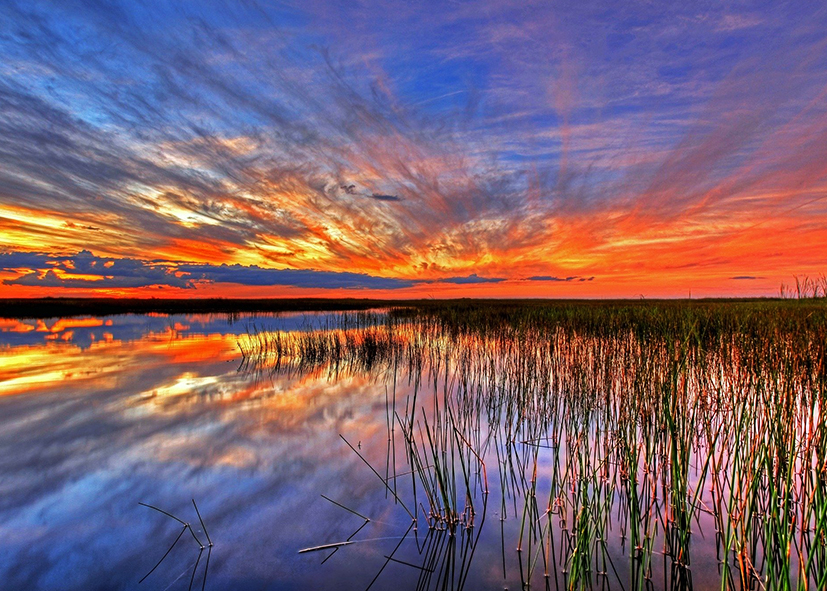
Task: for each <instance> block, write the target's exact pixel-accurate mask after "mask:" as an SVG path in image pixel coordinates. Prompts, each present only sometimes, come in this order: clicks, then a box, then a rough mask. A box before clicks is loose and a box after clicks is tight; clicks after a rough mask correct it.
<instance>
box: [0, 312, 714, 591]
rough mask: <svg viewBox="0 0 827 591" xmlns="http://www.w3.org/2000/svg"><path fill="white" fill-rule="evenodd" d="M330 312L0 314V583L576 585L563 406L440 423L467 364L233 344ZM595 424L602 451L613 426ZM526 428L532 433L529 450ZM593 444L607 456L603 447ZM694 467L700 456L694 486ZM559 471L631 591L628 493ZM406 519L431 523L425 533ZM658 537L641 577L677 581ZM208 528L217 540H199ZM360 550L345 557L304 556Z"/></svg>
mask: <svg viewBox="0 0 827 591" xmlns="http://www.w3.org/2000/svg"><path fill="white" fill-rule="evenodd" d="M335 321H336V316H335V315H327V314H311V315H305V314H293V315H283V316H260V317H253V316H249V317H241V318H232V319H228V318H226V317H222V316H163V315H158V316H142V315H125V316H116V317H111V318H83V319H51V320H46V321H34V320H32V321H25V320H24V321H17V320H0V330H2V332H0V474H2V479H0V588H2V589H4V590H6V589H9V590H14V589H27V590H34V589H61V590H69V589H83V590H89V589H134V588H142V589H168V588H169V589H187V588H190V587H191V588H196V589H200V588H202V587H204V588H209V589H240V590H244V589H359V590H361V589H366V588H368V587H369V586H370V588H372V589H394V590H400V589H425V588H440V589H453V588H460V587H463V586H464V588H467V589H476V588H491V589H494V588H496V589H503V588H509V589H519V588H520V587H521V584H522V582H524V581H531V582H532V583H533V586H534V587H535V588H540V589H542V588H554V589H557V588H565V587H566V585H567V579H566V577H567V576H568V575H569V574H570V573H571V572H572V569H573V568H575V567H574V566H573V563H572V561H573V558H572V556H576V550H575V549H574V548H575V547H576V544H577V540H576V539H574V538H573V537H572V536H571V532H572V531H575V530H576V528H575V521H576V517H577V507H576V503H577V502H576V498H578V495H579V494H580V492H579V491H577V490H574V489H572V490H571V491H570V495H569V496H570V497H571V498H574V499H575V501H571V499H569V501H566V500H565V499H566V498H568V497H566V494H569V493H566V494H563V493H560V492H559V490H558V492H556V493H554V494H552V492H551V491H552V490H557V489H565V487H561V483H560V480H559V475H560V474H561V473H563V472H564V471H565V470H569V471H571V470H572V469H573V468H571V465H574V464H571V465H570V463H569V462H568V458H569V457H572V458H573V457H574V455H573V451H572V450H573V449H575V447H576V446H574V445H572V444H566V446H565V450H564V451H560V448H561V445H562V444H560V441H559V437H560V436H562V437H563V438H564V439H565V437H566V435H565V434H563V429H564V427H562V426H560V424H558V423H556V422H555V420H554V419H553V418H551V417H553V416H554V412H550V411H544V410H542V409H535V410H536V415H537V416H538V417H539V416H541V415H542V416H544V417H545V418H544V420H543V421H541V423H542V424H537V425H535V424H533V419H531V418H530V417H529V418H525V417H523V418H522V419H521V418H519V417H517V418H516V419H514V418H510V419H503V418H502V417H498V418H497V419H496V420H495V421H494V422H495V423H496V426H495V427H490V426H489V425H488V424H487V421H486V418H485V417H486V413H485V411H483V410H482V409H480V408H476V409H475V408H469V407H464V408H463V407H462V405H459V406H458V407H457V409H456V411H455V412H457V413H458V414H457V415H456V416H454V415H451V416H449V415H448V414H446V412H445V409H444V408H441V407H439V404H440V400H444V399H442V398H441V396H442V393H444V392H445V391H451V392H459V390H460V387H459V386H458V382H457V376H459V375H462V372H458V371H455V370H456V368H454V369H453V370H451V371H449V372H446V373H445V376H444V379H442V378H440V377H439V376H438V374H439V372H434V373H430V372H429V370H423V372H422V373H412V372H411V371H409V370H408V368H407V367H399V366H398V365H397V364H398V359H397V361H395V362H385V363H379V362H377V363H373V364H361V365H360V364H352V363H351V364H349V365H347V366H344V365H342V366H339V367H338V368H332V367H331V366H330V365H329V364H327V363H322V362H319V363H311V364H293V363H285V364H283V366H281V367H280V368H279V370H278V371H275V370H274V369H273V364H272V363H271V362H272V360H270V363H261V364H255V363H252V364H251V363H249V360H247V362H245V361H244V360H243V359H242V356H241V349H240V348H239V342H241V343H242V345H244V343H247V344H249V342H250V337H249V335H250V334H251V333H261V332H263V331H265V332H267V333H269V334H274V333H275V332H276V331H281V332H282V334H284V335H285V338H288V337H289V336H290V335H300V334H302V333H305V334H307V333H308V331H313V330H314V329H316V328H319V327H327V326H331V325H333V324H335ZM483 347H484V345H480V348H483ZM482 356H483V357H484V355H482ZM265 361H266V360H265ZM469 367H470V366H469ZM465 371H468V368H467V367H466V370H465ZM452 372H453V373H452ZM470 373H471V375H476V374H474V372H473V371H471V372H470ZM417 378H421V380H418V379H417ZM432 380H435V381H434V382H433V384H432V383H431V381H432ZM434 384H435V385H434ZM435 393H436V394H435ZM415 396H416V398H414V397H415ZM472 398H473V397H468V398H466V401H467V400H471V399H472ZM414 401H415V402H414ZM434 404H436V405H437V407H434ZM506 406H509V407H511V406H514V407H515V408H516V407H518V406H519V404H516V403H513V404H512V403H508V404H506ZM412 412H413V416H414V418H415V425H416V427H415V432H416V433H417V434H418V435H416V437H415V438H414V442H415V443H414V446H415V447H416V449H418V450H419V453H420V456H419V459H420V460H422V466H424V467H425V471H427V473H428V474H429V475H430V478H431V479H432V481H434V479H436V478H437V475H436V470H435V469H433V465H434V464H439V463H440V461H444V462H446V464H450V465H451V466H452V467H451V468H450V469H449V470H447V471H446V473H445V474H443V476H442V477H443V478H446V479H448V480H449V481H450V482H449V484H448V485H447V486H445V487H442V489H449V490H450V491H453V493H452V494H454V495H455V498H454V499H453V500H444V499H439V498H437V499H436V500H430V501H429V499H428V496H427V493H426V490H425V488H426V487H423V485H422V483H421V482H420V483H419V484H417V486H418V487H419V488H418V493H417V494H418V496H417V497H416V498H414V496H413V494H414V493H413V490H412V477H411V475H410V474H408V472H409V471H410V470H411V467H410V465H409V464H410V456H409V455H408V453H407V452H406V447H405V438H404V429H405V426H406V425H409V426H410V425H411V424H412V423H409V422H408V420H409V419H410V417H411V413H412ZM452 412H454V411H452ZM532 412H534V411H532ZM416 413H419V414H416ZM518 414H519V413H518ZM524 414H525V413H524ZM489 418H490V417H489ZM394 419H396V420H394ZM437 421H442V425H441V427H440V426H439V425H438V424H437ZM526 425H528V426H526ZM555 425H557V426H555ZM567 425H568V426H567V427H565V429H569V430H572V429H573V428H572V426H571V424H567ZM453 427H457V428H456V429H454V428H453ZM440 429H441V430H440ZM431 430H433V439H434V440H437V442H436V443H435V444H433V445H431V444H429V443H428V439H429V435H428V432H429V431H431ZM586 431H587V432H590V433H591V435H590V437H591V438H592V439H591V440H590V444H591V445H592V446H593V447H594V449H595V450H597V449H598V448H599V443H600V437H602V436H604V434H605V433H604V432H603V431H601V430H600V429H593V428H592V427H587V428H586ZM438 432H439V433H441V435H438ZM455 433H457V435H455ZM529 434H530V435H533V436H536V438H537V441H528V443H523V442H525V441H526V440H527V439H529V436H528V435H529ZM555 436H557V437H558V439H557V443H556V444H554V443H553V442H554V440H555V439H554V437H555ZM466 438H467V439H466ZM547 438H550V439H547ZM595 438H596V439H595ZM348 443H350V445H352V446H353V449H351V447H349V445H348ZM538 443H539V445H538ZM434 450H436V452H437V453H431V452H432V451H434ZM472 450H473V451H472ZM443 452H446V453H447V454H448V457H449V458H451V459H450V461H449V460H447V459H444V458H443V457H442V456H441V454H442V453H443ZM451 454H453V455H451ZM477 454H479V456H478V457H477ZM588 454H591V455H589V457H590V458H592V459H593V460H594V461H595V465H598V464H599V457H598V456H599V453H598V452H597V451H594V452H587V455H588ZM460 456H462V457H463V460H462V461H461V462H460V460H459V458H460ZM584 457H585V456H584ZM363 458H364V459H363ZM581 460H582V457H581ZM578 461H579V460H578ZM589 461H591V460H589ZM367 464H370V467H369V466H368V465H367ZM463 465H465V466H467V469H464V468H463V467H462V466H463ZM483 466H485V472H486V473H487V474H485V475H484V474H483ZM561 466H562V468H561ZM567 466H568V468H566V467H567ZM564 468H565V470H564ZM374 470H375V471H376V472H378V476H377V474H376V473H374ZM575 471H576V470H575ZM395 473H396V475H397V476H396V478H394V474H395ZM607 474H608V471H607ZM612 474H614V472H612ZM640 474H641V478H644V479H645V477H644V476H643V474H644V472H643V471H641V472H640ZM484 476H485V478H484ZM702 477H703V474H702V473H699V471H698V467H697V466H695V471H694V472H690V474H689V477H688V480H689V482H690V488H692V487H693V486H698V485H699V482H700V479H702ZM566 478H569V479H570V481H571V482H577V483H578V485H579V486H585V488H583V490H585V491H586V495H587V496H589V498H592V499H598V500H600V499H601V498H602V499H603V500H604V501H605V502H606V503H607V507H609V510H608V511H604V512H603V513H602V514H600V513H599V512H596V513H595V515H594V521H595V523H597V522H599V521H600V520H601V519H604V520H605V519H606V518H608V521H609V522H610V523H609V524H608V525H606V526H605V527H606V528H607V529H606V531H605V532H603V533H602V534H598V535H597V537H598V538H600V536H601V535H602V536H604V539H605V540H606V543H605V544H604V545H603V546H602V549H601V550H600V551H599V552H596V553H595V552H591V551H590V554H589V557H590V558H589V560H590V561H593V570H594V571H601V570H603V571H606V576H605V577H603V576H602V575H597V576H596V578H594V581H596V583H595V586H596V588H601V587H605V588H612V589H613V588H620V585H619V581H622V582H623V583H624V584H625V585H626V588H628V582H629V580H630V577H631V576H632V575H631V573H630V568H631V565H633V564H634V563H633V562H632V561H630V552H632V550H631V549H630V541H629V533H628V531H625V530H624V528H623V527H622V526H621V525H620V523H621V522H622V521H623V519H624V518H623V515H624V514H625V513H624V509H623V492H622V487H621V486H620V485H613V486H612V487H611V488H610V489H609V490H608V492H605V493H600V492H599V491H598V490H597V489H596V487H597V486H598V484H597V483H599V482H600V479H599V478H592V477H590V476H589V477H587V476H585V475H584V474H579V475H578V476H577V477H576V478H573V477H572V476H571V474H568V476H566ZM612 479H614V476H612ZM385 481H386V482H387V483H388V486H387V487H386V486H385ZM566 482H569V480H567V481H566ZM584 482H588V484H585V485H583V483H584ZM486 489H487V490H488V494H486V493H485V491H486ZM434 490H435V491H436V490H441V489H440V487H439V486H437V485H434ZM558 494H559V495H561V496H560V498H561V499H563V501H562V503H563V504H564V505H565V504H566V503H568V502H572V503H573V504H572V506H571V507H568V506H567V508H566V509H565V511H563V512H560V511H557V512H555V511H553V506H552V505H553V503H552V499H554V498H556V496H557V495H558ZM601 494H602V495H603V496H601ZM322 495H324V496H325V497H327V499H325V498H324V497H323V496H322ZM395 495H396V496H398V501H397V499H395V498H394V496H395ZM193 500H194V501H195V503H197V507H198V509H199V510H200V513H201V516H202V517H203V525H205V526H206V530H207V531H206V532H205V531H204V527H203V526H202V523H201V522H200V521H199V519H198V516H197V514H196V512H195V507H194V505H193ZM331 501H335V502H336V503H339V504H340V505H343V506H344V507H342V506H339V505H336V504H335V503H334V502H331ZM140 503H144V504H149V505H152V506H154V507H157V508H159V509H162V510H163V511H166V512H169V513H171V514H173V515H175V516H176V517H178V518H179V519H181V520H182V521H185V522H189V523H190V524H191V530H192V531H191V532H190V531H188V530H186V529H184V527H183V526H182V525H181V523H179V522H178V521H176V520H175V519H173V518H171V517H168V516H166V515H164V514H162V513H161V512H159V511H156V510H153V509H151V508H148V507H146V506H143V505H141V504H140ZM403 504H404V506H403ZM434 505H436V506H437V507H442V508H443V509H445V507H447V506H454V507H455V508H456V509H457V511H458V512H459V513H462V515H461V516H460V523H459V525H458V526H457V527H456V528H454V529H453V531H442V529H443V526H444V524H442V525H439V527H437V528H436V529H431V530H429V529H428V526H427V525H428V518H427V513H428V512H429V511H430V510H431V508H432V507H433V506H434ZM408 511H410V513H415V514H416V515H417V516H418V517H419V519H418V520H417V522H416V524H415V527H412V520H411V517H410V515H409V513H408ZM357 514H358V515H357ZM360 515H361V516H365V517H367V518H369V520H370V521H369V522H367V523H366V522H365V520H364V519H363V518H362V517H360ZM601 515H602V516H601ZM563 518H565V519H563ZM433 521H434V520H433V519H432V522H433ZM614 522H616V523H614ZM578 523H580V522H578ZM646 527H648V526H647V525H645V524H644V529H645V528H646ZM651 527H652V528H653V531H654V538H655V541H654V542H653V554H652V562H651V566H650V569H651V572H650V573H649V574H650V577H651V578H649V579H648V580H645V581H644V580H643V579H641V581H643V582H642V584H643V585H647V586H650V588H665V587H669V586H673V585H675V580H676V579H675V574H674V570H673V567H672V560H671V558H670V559H667V557H666V555H665V554H664V553H663V552H662V546H663V538H664V533H663V532H664V529H663V528H659V526H657V524H654V525H652V526H651ZM449 529H450V528H449ZM692 529H693V537H692V546H691V547H692V563H691V565H692V567H691V577H692V584H694V587H695V588H698V589H706V588H718V587H719V585H720V578H721V574H720V568H719V560H718V551H717V549H716V548H717V546H716V541H715V521H714V519H713V517H712V516H711V515H710V514H707V513H705V512H703V511H700V512H699V513H698V515H697V516H696V517H695V518H694V519H693V521H692ZM182 531H183V535H181V537H180V539H179V540H178V542H177V543H176V544H175V545H174V547H173V548H172V550H171V551H170V552H169V555H168V556H167V557H166V558H165V559H164V560H163V561H162V562H161V563H160V565H159V566H158V567H157V569H156V570H154V571H153V572H152V573H151V574H149V576H147V577H146V579H145V580H144V581H143V582H142V583H140V587H138V585H139V581H141V580H142V578H144V577H145V576H146V575H147V574H148V573H149V572H150V570H151V569H152V568H153V566H155V564H156V563H157V562H158V561H159V560H160V559H161V557H162V556H163V555H164V553H165V552H166V551H167V549H168V548H169V547H170V545H171V544H172V543H173V541H175V540H176V538H177V537H178V536H179V534H181V533H182ZM581 531H582V530H581ZM207 534H209V539H210V540H212V542H214V544H215V545H214V547H212V548H210V547H207V548H206V549H203V550H202V549H201V548H200V545H205V546H207V543H206V542H207ZM354 534H355V535H354ZM196 538H197V541H196ZM348 540H350V541H351V542H352V543H351V544H348V545H346V546H342V547H340V548H339V549H338V550H336V551H335V552H332V550H320V551H311V552H306V553H300V550H303V549H309V548H313V547H317V546H320V545H326V544H335V543H340V542H345V541H348ZM589 544H590V546H589V547H590V548H595V547H598V546H596V545H595V542H594V541H593V540H592V541H590V542H589ZM518 549H519V550H518ZM331 554H332V555H331ZM388 557H390V559H389V558H388ZM326 559H327V560H326ZM323 561H324V563H323V564H322V562H323ZM546 573H548V576H547V577H546V576H544V575H545V574H546ZM590 576H594V573H592V575H590ZM568 582H570V581H568Z"/></svg>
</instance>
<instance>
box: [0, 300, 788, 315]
mask: <svg viewBox="0 0 827 591" xmlns="http://www.w3.org/2000/svg"><path fill="white" fill-rule="evenodd" d="M723 302H726V303H752V304H761V303H763V304H769V303H772V302H776V303H777V302H779V300H777V299H767V298H762V299H746V298H737V299H735V298H733V299H702V300H648V299H639V300H638V299H629V300H544V299H451V300H436V299H426V300H381V299H367V298H361V299H360V298H342V299H333V298H299V299H286V298H270V299H224V298H204V299H199V298H196V299H159V298H36V299H24V298H18V299H11V298H5V299H3V298H0V318H55V317H69V316H111V315H116V314H149V313H158V314H230V315H233V314H250V313H279V312H320V311H331V312H336V311H346V310H354V311H356V310H368V309H372V308H413V309H418V310H423V311H439V312H442V313H446V312H447V313H449V314H451V313H457V312H459V313H461V314H462V315H463V317H465V318H467V316H465V315H466V314H467V313H468V312H471V311H473V310H480V309H485V310H486V314H492V313H493V314H497V311H500V312H502V313H506V311H510V310H513V309H514V308H515V307H516V308H521V309H525V310H535V311H536V310H549V309H556V310H558V311H559V310H563V309H568V308H570V307H572V306H576V307H584V306H585V307H605V306H612V307H620V308H632V309H633V308H640V307H645V308H651V307H652V306H658V307H662V308H670V307H675V306H677V307H683V306H685V305H703V304H715V303H723Z"/></svg>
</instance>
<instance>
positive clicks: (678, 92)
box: [0, 0, 827, 295]
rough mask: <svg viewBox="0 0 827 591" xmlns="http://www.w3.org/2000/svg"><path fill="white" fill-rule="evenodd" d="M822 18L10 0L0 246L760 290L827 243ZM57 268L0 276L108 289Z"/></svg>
mask: <svg viewBox="0 0 827 591" xmlns="http://www.w3.org/2000/svg"><path fill="white" fill-rule="evenodd" d="M825 30H827V9H826V8H825V7H824V6H822V5H821V4H820V3H779V2H722V3H721V2H716V3H662V2H655V3H653V2H623V3H614V2H595V1H580V2H555V3H547V2H433V3H428V2H401V1H398V2H396V1H390V2H329V1H319V0H310V1H308V2H301V3H265V2H260V3H257V2H240V3H224V2H187V3H184V2H173V3H167V2H141V3H137V2H124V3H117V2H105V3H104V2H55V3H49V2H25V3H16V2H6V3H4V4H3V6H2V7H0V53H2V55H3V60H2V65H0V165H1V166H0V242H2V244H3V251H4V252H6V253H7V254H9V255H11V254H15V255H19V254H21V253H23V254H25V253H32V252H36V253H44V254H51V255H53V256H60V257H64V259H65V258H66V257H73V256H76V255H77V254H78V253H80V252H81V251H83V250H90V251H92V253H93V254H94V255H95V256H99V257H110V258H111V257H115V258H124V259H134V260H142V261H145V262H149V261H158V260H163V261H167V262H169V263H170V264H174V263H176V262H186V263H192V264H201V265H215V266H216V267H219V266H220V265H221V264H227V265H239V266H241V267H248V268H249V272H250V276H251V277H253V276H254V275H257V276H260V270H261V269H282V270H283V269H288V270H300V271H303V272H308V273H310V274H311V276H312V274H313V273H314V272H320V273H322V274H320V275H318V277H319V281H318V283H317V284H313V285H314V286H316V287H318V288H319V289H336V288H331V287H330V285H329V284H327V283H326V279H325V278H326V277H327V278H329V275H324V274H323V273H331V272H352V273H357V274H362V275H369V276H372V277H375V278H377V279H381V280H390V281H391V283H390V284H388V285H397V286H402V287H406V288H407V287H410V286H415V285H423V284H426V283H427V286H428V289H429V290H434V289H437V288H438V285H439V284H440V282H442V283H443V284H444V287H445V289H446V291H445V293H450V294H452V295H455V294H456V293H457V291H456V289H457V287H456V286H462V285H468V284H471V285H475V286H478V288H479V289H488V290H489V291H487V292H485V293H491V294H493V293H494V292H492V291H491V289H492V285H493V284H494V283H497V284H498V285H499V287H498V289H499V290H500V291H497V292H496V293H497V294H501V295H502V294H513V295H538V294H537V293H536V292H535V291H525V290H526V289H529V288H527V287H525V286H526V285H528V284H531V285H536V284H538V283H543V282H542V281H540V282H538V281H532V282H526V281H524V280H525V279H528V278H531V277H554V278H557V277H563V278H565V277H569V276H578V277H595V279H594V280H593V281H590V282H587V283H588V285H581V286H579V287H577V289H580V290H581V291H580V292H575V290H574V286H575V284H576V283H577V282H562V283H566V284H568V285H560V284H561V282H555V281H551V280H549V281H548V282H545V283H546V285H545V286H544V289H547V290H551V291H549V294H550V295H555V294H556V293H558V292H556V291H554V290H560V289H568V290H569V291H567V292H560V293H563V294H576V293H581V294H585V295H600V294H624V293H628V294H632V293H633V292H634V291H637V290H638V286H640V285H641V284H643V285H650V286H651V292H652V293H659V294H667V295H668V294H682V293H684V291H685V290H686V288H687V287H691V285H695V286H696V288H697V289H701V290H707V291H708V293H710V294H715V293H730V292H732V293H735V292H738V293H745V294H749V293H756V294H761V293H768V291H769V290H775V289H776V288H777V286H778V282H779V281H780V280H781V279H787V278H789V277H790V275H791V274H793V273H818V272H819V271H820V270H823V267H824V263H825V261H824V257H823V256H822V255H821V254H820V252H822V248H823V247H824V246H827V235H825V232H823V231H820V228H821V227H823V226H824V223H823V222H825V221H827V220H825V213H827V211H826V210H825V204H824V201H823V197H824V196H825V184H826V182H827V179H825V176H826V175H825V172H826V171H825V164H824V163H825V161H826V160H827V148H825V147H824V146H825V145H827V141H825V139H827V117H825V115H826V114H827V113H825V110H826V108H825V106H826V105H827V100H825V92H826V91H827V36H825V33H824V31H825ZM767 234H771V235H777V236H791V235H793V236H796V237H797V240H795V241H794V244H789V245H786V246H783V247H781V246H780V245H778V244H775V245H768V244H766V240H763V238H764V237H765V236H766V235H767ZM67 260H68V259H67ZM257 269H258V270H257ZM50 270H51V267H49V266H48V265H47V266H42V265H41V266H40V267H35V266H29V267H19V266H18V267H11V266H6V267H3V269H2V270H0V275H2V277H0V278H2V279H3V282H4V283H3V285H4V286H5V287H3V288H2V289H3V290H4V291H5V292H8V293H9V295H20V294H24V295H30V294H34V293H36V292H35V291H32V290H35V289H36V288H37V287H38V285H39V286H40V288H42V289H43V290H46V289H47V288H48V290H52V291H54V290H55V289H58V288H59V287H60V286H61V285H62V286H63V287H67V288H69V287H71V288H73V289H82V287H83V285H84V283H83V282H84V281H86V282H88V287H89V289H90V290H95V289H100V288H101V286H102V285H103V284H102V283H101V282H100V280H95V281H93V280H92V279H91V278H89V277H85V278H81V277H65V275H57V274H55V273H49V271H50ZM67 272H68V271H67ZM736 276H738V277H745V276H750V277H756V278H761V279H760V280H758V279H756V280H755V281H758V283H754V282H753V283H750V285H749V286H747V285H746V284H747V282H746V281H738V282H736V283H732V282H731V281H732V280H731V278H732V277H736ZM47 277H48V280H47ZM274 277H275V275H274ZM468 277H479V278H482V279H503V280H504V281H497V282H492V281H478V282H474V281H472V280H468V281H465V282H463V281H458V280H460V279H462V278H468ZM147 281H149V279H147ZM393 282H400V283H393ZM139 283H140V282H139ZM244 284H247V285H249V284H257V283H256V280H255V279H250V280H248V281H243V282H242V283H241V285H244ZM311 284H312V282H311ZM157 285H162V286H164V284H151V283H146V282H144V283H143V284H137V285H135V287H136V288H139V287H153V286H157ZM221 285H224V287H223V288H222V287H221ZM232 285H233V284H231V283H230V282H222V281H221V280H220V279H215V278H214V279H205V280H204V282H202V283H199V284H198V286H197V288H198V289H201V290H202V291H203V290H205V289H212V290H219V291H220V290H221V289H224V292H226V293H232ZM274 285H275V284H274ZM377 285H382V284H381V283H380V284H377ZM486 285H487V287H486ZM24 286H28V289H29V291H21V290H22V289H23V287H24ZM166 287H170V288H175V286H174V285H172V286H170V285H167V286H166ZM191 287H192V285H190V286H189V288H191ZM260 287H261V288H262V289H264V288H266V287H267V286H266V285H261V286H260ZM181 289H184V288H183V287H182V288H181ZM365 289H371V287H365ZM378 289H379V290H381V289H382V288H381V287H379V288H378ZM530 289H531V290H536V289H538V288H537V287H532V288H530ZM509 290H511V291H509ZM583 290H586V291H583ZM601 290H602V291H601ZM630 290H631V291H630ZM750 290H752V291H750ZM44 293H45V291H44ZM50 293H51V291H50ZM204 293H206V292H204ZM222 293H223V292H222ZM245 293H246V292H245ZM257 293H258V292H257ZM264 293H265V292H264V291H262V292H261V294H264ZM411 293H413V292H411ZM480 293H483V292H480ZM261 294H259V295H261Z"/></svg>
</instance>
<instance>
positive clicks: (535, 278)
mask: <svg viewBox="0 0 827 591" xmlns="http://www.w3.org/2000/svg"><path fill="white" fill-rule="evenodd" d="M575 279H579V277H578V276H576V275H570V276H569V277H555V276H553V275H534V276H532V277H529V278H528V279H527V280H528V281H574V280H575Z"/></svg>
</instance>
